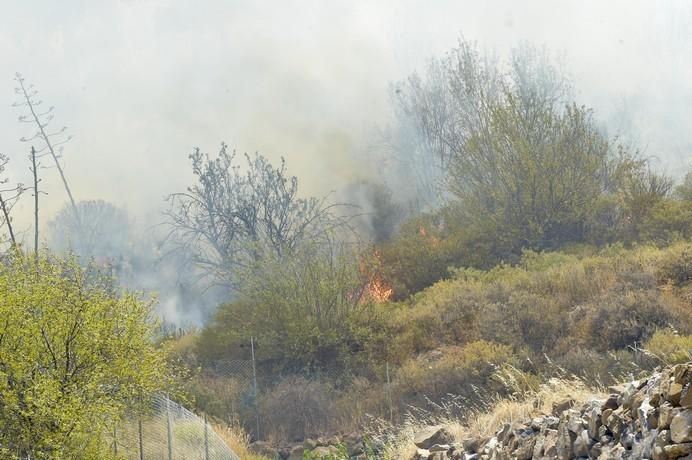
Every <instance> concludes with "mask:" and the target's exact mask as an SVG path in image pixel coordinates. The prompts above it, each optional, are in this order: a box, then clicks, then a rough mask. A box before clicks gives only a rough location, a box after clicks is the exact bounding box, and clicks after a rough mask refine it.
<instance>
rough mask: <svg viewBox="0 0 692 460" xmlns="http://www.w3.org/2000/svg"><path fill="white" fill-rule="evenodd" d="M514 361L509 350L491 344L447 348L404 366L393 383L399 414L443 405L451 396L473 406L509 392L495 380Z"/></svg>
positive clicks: (477, 342)
mask: <svg viewBox="0 0 692 460" xmlns="http://www.w3.org/2000/svg"><path fill="white" fill-rule="evenodd" d="M515 361H516V357H515V356H514V354H513V352H512V349H511V348H510V347H508V346H506V345H501V344H496V343H492V342H486V341H476V342H471V343H469V344H467V345H466V346H464V347H446V348H443V349H441V350H439V351H438V353H435V354H433V355H432V356H430V355H429V356H421V357H419V358H417V359H412V360H410V361H408V362H407V363H405V364H404V365H403V366H402V367H401V368H400V369H399V370H398V372H397V374H396V377H395V379H394V381H393V384H392V394H393V399H394V401H395V402H396V403H397V406H398V408H397V409H398V411H399V413H401V412H402V411H405V410H406V409H407V408H408V407H418V408H423V407H426V406H430V405H431V404H432V405H440V404H442V403H443V402H444V400H445V398H447V397H449V396H450V395H454V396H455V397H456V398H459V399H460V400H463V404H464V405H465V406H466V405H472V404H474V402H478V400H481V399H483V397H484V395H486V394H496V393H504V392H506V390H507V389H506V387H505V385H504V383H503V382H501V381H499V380H497V379H494V378H493V377H494V375H495V373H496V371H497V370H498V369H499V368H500V366H502V365H503V364H507V363H515ZM479 388H481V389H482V390H481V393H479V392H478V389H479Z"/></svg>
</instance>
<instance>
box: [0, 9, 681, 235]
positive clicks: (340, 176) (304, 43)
mask: <svg viewBox="0 0 692 460" xmlns="http://www.w3.org/2000/svg"><path fill="white" fill-rule="evenodd" d="M0 25H1V27H0V62H1V63H2V66H1V67H0V152H2V153H5V154H7V155H9V156H10V158H11V163H10V165H9V168H8V171H9V176H10V177H11V179H13V180H18V181H22V182H24V183H28V182H29V176H28V174H29V173H28V170H27V161H26V154H27V152H28V146H27V145H26V144H22V143H20V142H19V141H18V138H19V137H21V136H25V135H30V134H31V129H30V128H29V127H28V126H27V125H21V124H19V123H17V121H16V117H17V115H19V112H18V110H17V109H15V108H12V107H11V104H12V102H13V101H14V100H15V97H16V96H15V95H14V91H13V86H14V85H13V81H12V78H13V75H14V73H15V72H17V71H18V72H22V73H23V74H24V76H25V77H26V78H27V80H28V81H29V82H31V83H34V84H35V85H36V87H37V88H38V89H39V90H40V92H41V99H43V100H45V101H46V104H48V105H54V106H56V119H55V121H54V123H55V126H56V127H60V126H62V125H63V124H64V125H67V126H69V128H70V132H71V133H72V134H73V135H74V136H75V138H74V139H73V140H72V141H71V142H70V143H69V144H67V145H66V147H65V153H64V163H65V169H66V171H67V175H68V178H69V180H70V181H71V183H72V188H73V191H74V194H75V195H76V198H77V199H79V200H86V199H103V200H106V201H110V202H112V203H114V204H115V205H117V206H119V207H121V208H123V209H125V210H127V212H128V214H129V215H130V216H131V218H133V219H135V220H136V221H137V222H140V223H141V224H142V226H143V227H146V225H152V224H155V223H157V222H158V221H159V220H160V219H161V217H160V212H161V209H162V208H163V207H164V203H163V197H164V196H166V195H167V194H169V193H171V192H175V191H180V190H183V189H184V188H185V187H186V186H187V185H188V184H189V183H190V182H191V180H192V175H191V173H190V168H189V163H188V159H187V155H188V153H189V152H190V151H191V149H192V147H194V146H200V147H201V148H202V149H203V150H205V151H210V152H213V151H215V150H216V149H217V148H218V145H219V143H220V142H221V141H226V142H227V143H228V144H229V145H230V146H232V147H235V148H237V149H238V150H239V151H249V152H253V151H260V152H261V153H263V154H265V155H267V156H268V157H270V158H274V159H276V158H278V157H279V156H281V155H283V156H285V157H286V159H287V163H288V166H289V170H290V172H291V173H292V174H294V175H297V176H298V177H299V178H300V180H301V188H302V189H303V192H304V193H306V194H319V195H323V194H326V193H328V192H330V191H332V190H336V189H339V188H341V187H344V186H346V185H347V184H348V183H351V182H354V181H357V180H364V179H366V180H367V179H371V178H372V176H374V175H376V173H375V172H374V170H375V168H374V167H373V162H372V161H371V160H372V158H371V153H370V152H371V145H372V143H373V139H372V132H373V126H377V125H379V126H384V125H386V124H387V123H388V120H389V117H390V116H391V112H390V110H391V107H390V104H389V93H388V87H389V85H390V84H391V83H392V82H394V81H396V80H400V79H402V78H405V77H406V76H407V75H408V74H410V73H411V72H413V71H416V70H422V69H424V67H425V64H426V62H427V60H428V59H429V58H430V57H432V56H442V55H443V54H444V53H445V51H447V50H448V49H450V48H451V47H453V46H454V45H455V44H456V41H457V38H458V37H459V36H460V34H463V36H464V37H465V38H466V39H468V40H472V41H477V42H478V43H479V45H480V46H481V47H482V48H484V49H485V50H487V51H489V52H494V53H496V54H497V55H498V56H499V57H500V58H502V57H505V56H506V55H507V53H508V52H509V50H510V48H511V47H513V46H516V45H517V44H518V43H519V42H521V41H528V42H531V43H534V44H536V45H539V46H540V45H545V46H546V47H547V48H548V49H550V50H551V51H552V52H554V53H557V54H559V55H560V56H562V59H563V62H564V64H565V67H566V70H567V71H568V73H569V74H570V75H572V77H573V79H574V86H575V88H576V93H577V97H578V101H579V102H580V103H583V104H586V105H587V106H591V107H594V108H595V110H596V115H597V117H598V118H600V119H601V120H603V121H604V122H605V123H607V125H608V127H609V132H610V133H611V134H613V135H615V134H620V135H622V137H624V138H626V139H627V140H629V141H632V142H633V143H635V145H638V146H640V147H641V148H642V149H643V150H644V154H645V155H648V156H653V157H656V158H658V159H659V160H660V161H659V162H658V163H657V165H658V166H659V167H660V168H662V169H664V170H666V171H667V172H669V173H671V174H673V175H674V176H676V177H680V176H681V175H682V174H683V172H684V171H685V170H686V168H688V167H689V165H690V157H691V155H690V151H691V149H692V130H690V129H689V126H688V125H689V116H688V113H689V111H690V108H691V107H692V40H690V38H692V37H690V30H692V27H691V26H692V4H690V3H689V2H685V1H669V2H665V3H663V2H649V1H631V0H627V1H609V2H601V1H576V0H575V1H561V2H555V1H552V0H541V1H531V2H515V1H511V0H507V1H486V2H478V1H451V0H450V1H437V2H426V1H422V0H421V1H413V0H381V1H374V2H365V1H362V2H354V1H346V0H335V1H329V2H324V1H320V0H303V1H297V0H285V1H272V2H270V1H249V0H248V1H227V0H209V1H205V2H192V1H185V0H178V1H173V0H170V1H166V0H122V1H111V2H90V1H86V0H66V1H62V2H54V1H48V0H44V1H41V0H36V1H28V2H6V3H5V4H4V5H3V14H2V18H1V19H0ZM3 82H4V83H3ZM56 174H57V173H56V172H55V171H54V170H46V171H45V172H44V181H43V184H42V186H43V189H44V190H45V191H46V192H47V193H48V194H47V195H46V196H45V197H42V206H43V212H44V215H45V217H44V222H45V221H47V220H48V219H49V217H50V216H52V215H53V214H55V212H57V210H58V209H59V208H60V207H62V206H63V205H64V203H65V201H66V196H65V194H64V192H63V190H62V188H61V184H60V181H59V178H58V177H57V175H56ZM30 216H31V203H30V200H24V201H23V203H21V204H20V205H19V206H18V207H17V208H16V219H17V221H18V225H19V226H20V227H22V228H25V229H27V228H30V227H31V220H30Z"/></svg>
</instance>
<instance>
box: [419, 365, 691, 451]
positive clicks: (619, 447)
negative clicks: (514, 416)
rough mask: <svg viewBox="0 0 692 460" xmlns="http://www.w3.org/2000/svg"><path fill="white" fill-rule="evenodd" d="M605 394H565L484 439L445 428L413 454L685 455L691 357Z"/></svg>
mask: <svg viewBox="0 0 692 460" xmlns="http://www.w3.org/2000/svg"><path fill="white" fill-rule="evenodd" d="M610 391H611V395H610V396H609V397H608V398H607V399H605V400H594V401H589V402H587V403H585V404H582V405H579V406H577V405H576V403H575V401H573V400H565V401H562V402H560V403H559V404H556V405H555V406H554V407H553V413H552V414H551V415H544V416H541V417H537V418H534V419H533V420H525V421H524V422H523V423H517V424H514V425H509V424H506V425H504V426H503V427H502V428H501V429H500V430H499V431H498V432H497V433H496V434H495V436H493V437H491V438H489V439H482V438H469V439H464V440H463V442H461V443H454V442H452V439H451V436H450V435H449V433H446V432H445V430H444V428H431V429H428V430H425V431H423V432H421V433H420V435H419V436H417V437H416V439H415V440H414V442H415V444H416V446H417V447H418V451H417V454H416V455H415V456H414V460H423V459H425V460H446V459H451V460H513V459H517V460H528V459H555V458H556V459H560V460H567V459H573V458H577V459H586V458H591V459H602V460H610V459H613V460H615V459H652V460H673V459H681V460H682V459H684V460H692V363H687V364H680V365H677V366H674V367H671V368H667V369H664V370H663V371H661V372H659V373H656V374H654V375H652V376H651V377H649V378H648V379H645V380H641V381H634V382H630V383H627V384H624V385H621V386H618V387H612V388H611V389H610Z"/></svg>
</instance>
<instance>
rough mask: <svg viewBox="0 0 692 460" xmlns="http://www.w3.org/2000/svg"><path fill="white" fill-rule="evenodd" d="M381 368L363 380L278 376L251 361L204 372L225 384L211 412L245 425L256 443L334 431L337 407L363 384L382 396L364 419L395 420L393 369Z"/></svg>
mask: <svg viewBox="0 0 692 460" xmlns="http://www.w3.org/2000/svg"><path fill="white" fill-rule="evenodd" d="M381 367H382V369H378V372H377V373H372V372H371V373H369V374H368V375H367V376H363V375H357V374H354V373H353V372H349V371H348V370H347V369H344V368H343V367H342V366H336V365H335V366H333V367H324V366H323V367H320V368H316V369H296V370H292V371H286V370H284V371H277V370H276V369H274V368H272V367H271V366H267V365H266V364H264V363H262V364H260V363H256V362H253V360H252V359H249V360H220V361H215V362H213V363H208V364H207V365H206V366H205V372H207V373H208V374H209V375H212V376H213V377H214V378H216V379H218V380H220V381H221V382H217V384H216V385H217V387H216V388H217V392H216V393H215V396H216V397H215V398H214V400H213V401H210V402H209V404H210V405H211V406H213V407H211V406H210V407H209V409H210V410H211V413H216V415H217V416H219V417H220V418H223V419H226V420H227V421H228V422H229V423H239V424H242V425H243V426H244V427H245V429H246V430H247V431H248V432H249V434H250V435H251V437H252V438H253V439H267V438H272V439H275V438H276V437H277V436H278V437H280V438H283V439H291V440H292V439H299V438H301V437H302V436H305V435H306V434H307V433H306V431H311V429H314V430H315V431H329V424H330V423H332V422H333V421H334V419H335V415H340V412H341V409H340V408H338V407H335V406H334V403H335V400H336V399H337V397H338V395H339V394H340V392H342V391H344V390H346V391H348V390H349V389H352V388H353V383H354V382H355V381H357V380H360V382H361V383H362V382H364V381H367V385H368V386H369V388H370V389H372V388H377V390H376V395H377V396H378V398H377V402H376V403H375V404H370V405H369V407H367V409H364V411H367V414H366V413H363V414H361V415H362V416H364V417H365V416H367V417H376V418H379V419H383V420H392V419H393V401H392V392H391V389H392V383H391V382H392V379H393V378H394V369H390V366H389V364H387V363H385V364H384V365H382V366H381ZM354 399H358V395H354ZM222 400H223V402H222Z"/></svg>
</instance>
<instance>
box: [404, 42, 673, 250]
mask: <svg viewBox="0 0 692 460" xmlns="http://www.w3.org/2000/svg"><path fill="white" fill-rule="evenodd" d="M399 95H400V104H401V107H403V109H404V112H405V113H406V114H408V117H409V119H411V120H413V121H414V123H415V125H416V126H417V127H418V128H417V129H418V132H419V133H420V135H422V136H424V137H425V138H427V139H428V141H427V145H429V146H430V154H431V155H432V156H431V158H430V159H429V161H431V162H432V161H435V162H437V163H438V164H439V165H440V167H441V168H442V169H443V171H444V174H445V185H446V190H447V191H448V192H449V193H451V195H452V197H453V198H455V201H456V208H457V213H458V215H459V218H461V220H462V222H463V223H464V226H465V227H466V233H467V234H475V235H477V237H476V238H470V240H469V241H475V243H474V244H475V245H480V246H481V247H491V253H490V254H489V256H490V257H491V258H492V259H493V260H496V261H497V260H503V259H504V260H512V259H513V258H516V256H517V255H518V254H519V252H520V249H521V248H534V249H551V248H556V247H559V246H561V245H562V244H564V243H566V242H572V241H586V240H588V239H589V237H590V235H592V234H593V232H592V229H593V228H594V227H599V225H600V224H601V222H599V219H606V220H612V221H613V222H614V223H615V224H616V226H618V227H619V228H620V227H621V228H623V231H625V232H626V233H628V234H630V235H631V236H629V237H628V238H629V239H636V238H638V233H639V232H638V230H637V223H638V222H641V221H642V220H643V219H644V217H645V215H646V213H647V212H648V210H650V209H651V208H652V206H654V205H655V204H656V203H657V202H658V200H659V199H661V198H662V197H665V196H666V194H667V193H668V191H669V190H670V181H669V180H668V179H667V178H666V177H665V176H662V175H658V174H655V173H653V172H652V171H651V170H650V169H649V168H648V163H647V162H646V161H645V160H642V159H640V158H638V157H637V155H636V154H634V153H630V152H628V151H627V150H626V149H624V148H622V147H619V148H617V149H615V148H613V147H612V145H611V143H610V142H609V141H608V139H607V138H606V137H605V135H604V134H603V133H602V132H601V130H600V129H599V128H598V126H597V124H596V123H595V121H594V120H593V114H592V112H591V111H590V110H588V109H587V108H585V107H582V106H578V105H577V104H575V103H573V102H571V98H572V87H571V84H570V82H569V79H568V78H567V77H566V76H565V74H564V73H563V72H562V71H561V69H560V67H559V65H556V64H554V63H553V61H552V60H551V59H550V56H549V55H548V54H547V52H546V51H545V50H540V49H536V48H533V47H531V46H529V45H521V46H519V47H517V48H515V49H514V50H512V53H511V57H510V59H509V61H508V62H507V63H505V64H504V65H501V63H499V62H498V61H497V60H496V59H494V58H493V57H492V56H489V55H487V54H482V53H480V52H479V51H478V49H477V47H476V46H475V45H474V44H471V43H468V42H465V41H461V42H460V44H459V46H458V47H457V48H455V49H454V50H452V51H451V52H450V53H449V54H448V56H447V57H446V58H445V59H443V60H435V61H433V62H432V63H431V64H430V68H429V72H428V75H427V76H426V78H421V77H419V76H417V75H413V76H412V77H411V78H409V79H408V80H407V81H406V82H404V83H403V84H402V86H401V91H400V92H399ZM619 236H624V235H619Z"/></svg>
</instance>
